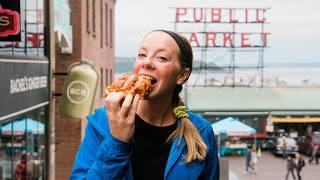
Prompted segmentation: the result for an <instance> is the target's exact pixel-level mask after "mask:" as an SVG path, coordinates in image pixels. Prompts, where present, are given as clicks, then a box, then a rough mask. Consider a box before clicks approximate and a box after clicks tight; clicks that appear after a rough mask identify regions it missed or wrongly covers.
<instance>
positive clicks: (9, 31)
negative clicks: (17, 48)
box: [0, 0, 21, 41]
mask: <svg viewBox="0 0 320 180" xmlns="http://www.w3.org/2000/svg"><path fill="white" fill-rule="evenodd" d="M20 22H21V20H20V0H0V41H21V33H20V29H21V28H20V25H21V23H20Z"/></svg>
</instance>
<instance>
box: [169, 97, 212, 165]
mask: <svg viewBox="0 0 320 180" xmlns="http://www.w3.org/2000/svg"><path fill="white" fill-rule="evenodd" d="M174 115H175V116H176V117H177V118H180V120H181V122H180V124H179V126H178V128H177V129H176V130H175V131H174V132H173V133H172V134H171V135H170V136H169V138H168V140H167V141H168V142H173V140H174V139H176V138H179V142H178V146H179V145H180V142H181V140H182V137H183V138H184V139H185V141H186V144H187V155H186V157H185V163H190V162H191V161H194V160H199V161H203V160H204V159H205V158H206V155H207V145H206V144H205V143H204V141H203V140H202V138H201V136H200V134H199V132H198V130H197V128H196V127H195V126H194V125H193V124H192V122H191V121H190V119H189V115H188V113H187V109H186V107H185V106H184V104H183V102H182V101H181V98H180V97H179V103H178V106H177V107H176V108H175V109H174Z"/></svg>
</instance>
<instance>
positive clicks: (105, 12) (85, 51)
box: [53, 0, 116, 179]
mask: <svg viewBox="0 0 320 180" xmlns="http://www.w3.org/2000/svg"><path fill="white" fill-rule="evenodd" d="M115 3H116V1H115V0H81V1H79V0H69V4H70V9H71V25H72V52H71V53H67V54H66V53H62V51H61V48H60V46H59V45H58V44H56V51H55V69H54V73H53V74H54V76H53V78H54V82H55V83H54V86H55V90H54V91H55V95H56V96H55V98H54V104H55V105H54V106H55V107H54V108H53V109H54V111H55V118H54V119H55V131H54V132H55V133H54V134H55V157H54V159H55V179H68V178H69V175H70V171H71V168H72V165H73V161H74V157H75V154H76V152H77V149H78V147H79V145H80V143H81V140H82V138H83V133H84V128H85V125H86V119H68V118H65V117H62V116H61V115H60V113H59V112H58V110H59V104H60V102H61V94H62V92H63V84H64V81H65V78H66V75H67V68H68V66H69V65H70V64H72V63H74V62H79V61H81V60H90V61H92V62H93V64H94V66H95V67H96V70H97V71H98V72H99V76H100V77H99V81H98V87H97V92H96V97H95V101H94V108H96V107H99V106H103V105H104V98H103V96H102V92H103V89H104V87H105V86H106V85H107V84H108V83H110V81H112V79H113V73H114V62H115V58H114V56H115V55H114V53H115V51H114V9H115V8H114V7H115Z"/></svg>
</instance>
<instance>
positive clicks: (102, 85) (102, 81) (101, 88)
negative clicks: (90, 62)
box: [100, 68, 104, 97]
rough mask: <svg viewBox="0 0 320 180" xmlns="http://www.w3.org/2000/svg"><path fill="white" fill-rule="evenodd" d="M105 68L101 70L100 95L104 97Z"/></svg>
mask: <svg viewBox="0 0 320 180" xmlns="http://www.w3.org/2000/svg"><path fill="white" fill-rule="evenodd" d="M103 74H104V73H103V68H100V95H101V97H103V90H104V80H103Z"/></svg>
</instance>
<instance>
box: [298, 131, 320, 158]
mask: <svg viewBox="0 0 320 180" xmlns="http://www.w3.org/2000/svg"><path fill="white" fill-rule="evenodd" d="M312 143H316V144H317V146H318V153H317V154H318V156H320V132H313V133H312V135H311V136H303V137H301V138H300V141H299V151H300V152H301V153H303V154H306V155H308V156H310V155H311V153H312Z"/></svg>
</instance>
